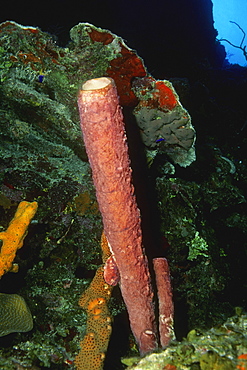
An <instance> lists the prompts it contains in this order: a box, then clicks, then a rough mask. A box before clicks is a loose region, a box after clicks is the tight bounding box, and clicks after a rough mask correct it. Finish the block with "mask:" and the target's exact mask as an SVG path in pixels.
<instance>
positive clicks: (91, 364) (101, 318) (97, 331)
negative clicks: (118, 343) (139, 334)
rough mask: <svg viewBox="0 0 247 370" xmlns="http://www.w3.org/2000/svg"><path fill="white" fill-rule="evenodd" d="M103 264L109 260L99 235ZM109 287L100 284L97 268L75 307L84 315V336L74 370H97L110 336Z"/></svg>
mask: <svg viewBox="0 0 247 370" xmlns="http://www.w3.org/2000/svg"><path fill="white" fill-rule="evenodd" d="M101 248H102V253H103V262H105V261H106V259H107V258H108V257H109V256H110V251H109V247H108V242H107V239H106V237H105V235H104V233H102V237H101ZM112 289H113V287H112V286H110V285H109V284H107V283H106V282H105V280H104V265H101V266H100V267H99V268H98V270H97V271H96V274H95V276H94V278H93V280H92V282H91V284H90V286H89V287H88V288H87V289H86V290H85V292H84V293H83V294H82V296H81V297H80V299H79V305H80V306H81V307H82V308H83V309H84V310H85V311H86V312H87V329H86V334H85V336H84V338H83V340H82V341H81V343H80V345H81V350H80V352H79V354H78V355H77V356H76V358H75V365H76V368H77V370H101V369H103V363H104V359H105V353H106V351H107V347H108V343H109V339H110V336H111V331H112V329H111V321H112V319H111V316H110V312H109V310H108V306H107V305H108V302H109V300H110V297H111V292H112Z"/></svg>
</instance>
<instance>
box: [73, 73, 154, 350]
mask: <svg viewBox="0 0 247 370" xmlns="http://www.w3.org/2000/svg"><path fill="white" fill-rule="evenodd" d="M78 106H79V112H80V121H81V129H82V133H83V139H84V143H85V146H86V151H87V154H88V158H89V162H90V165H91V168H92V175H93V181H94V185H95V188H96V195H97V200H98V203H99V208H100V212H101V215H102V219H103V224H104V231H105V234H106V237H107V240H108V242H109V245H110V248H111V251H112V254H113V256H114V260H115V262H116V265H117V268H118V270H119V277H120V288H121V292H122V296H123V299H124V302H125V304H126V307H127V310H128V314H129V320H130V326H131V329H132V332H133V334H134V336H135V339H136V341H137V344H138V346H139V350H140V353H141V354H145V353H147V352H150V351H152V350H154V349H155V348H157V329H156V324H155V314H154V303H153V289H152V286H151V279H150V273H149V269H148V263H147V258H146V255H145V252H144V249H143V245H142V230H141V220H140V212H139V209H138V207H137V203H136V197H135V195H134V187H133V184H132V170H131V167H130V160H129V155H128V146H127V138H126V134H125V127H124V121H123V114H122V109H121V107H120V105H119V100H118V95H117V89H116V86H115V83H114V81H113V80H112V79H111V78H108V77H102V78H96V79H92V80H89V81H87V82H85V83H84V84H83V86H82V89H81V90H80V92H79V98H78Z"/></svg>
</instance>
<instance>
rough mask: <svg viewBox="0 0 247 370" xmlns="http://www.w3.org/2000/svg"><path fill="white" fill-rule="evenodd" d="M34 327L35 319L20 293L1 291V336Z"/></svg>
mask: <svg viewBox="0 0 247 370" xmlns="http://www.w3.org/2000/svg"><path fill="white" fill-rule="evenodd" d="M32 328H33V319H32V315H31V312H30V310H29V308H28V307H27V304H26V302H25V300H24V299H23V298H22V297H21V296H19V295H18V294H5V293H0V336H1V337H3V336H4V335H7V334H10V333H14V332H26V331H29V330H32Z"/></svg>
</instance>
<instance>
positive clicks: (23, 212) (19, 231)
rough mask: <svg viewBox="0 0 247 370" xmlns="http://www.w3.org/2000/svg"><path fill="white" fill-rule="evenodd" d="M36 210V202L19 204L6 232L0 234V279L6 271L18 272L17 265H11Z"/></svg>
mask: <svg viewBox="0 0 247 370" xmlns="http://www.w3.org/2000/svg"><path fill="white" fill-rule="evenodd" d="M37 208H38V203H37V202H26V201H23V202H20V204H19V206H18V208H17V210H16V213H15V215H14V218H13V219H12V221H11V222H10V224H9V227H8V228H7V230H6V231H3V232H1V233H0V240H2V247H1V251H0V278H1V276H3V275H4V274H5V273H6V272H8V271H12V272H17V271H18V265H17V264H13V261H14V258H15V255H16V251H17V250H18V249H20V248H21V247H22V245H23V241H24V238H25V236H26V234H27V229H28V226H29V224H30V222H31V220H32V218H33V217H34V215H35V213H36V211H37Z"/></svg>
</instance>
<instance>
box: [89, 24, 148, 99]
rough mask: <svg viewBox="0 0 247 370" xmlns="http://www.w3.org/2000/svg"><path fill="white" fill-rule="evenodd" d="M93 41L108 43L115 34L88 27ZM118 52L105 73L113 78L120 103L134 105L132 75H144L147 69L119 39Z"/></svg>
mask: <svg viewBox="0 0 247 370" xmlns="http://www.w3.org/2000/svg"><path fill="white" fill-rule="evenodd" d="M88 34H89V36H90V38H91V40H92V41H93V42H101V43H102V44H104V45H109V44H110V43H111V42H112V41H113V40H114V39H115V36H114V35H113V34H112V33H111V32H109V31H105V30H100V29H95V28H90V31H89V32H88ZM118 43H119V53H118V54H120V55H118V54H116V58H114V59H112V60H111V61H110V62H109V64H110V65H109V67H108V69H107V71H106V75H107V76H109V77H111V78H113V79H114V81H115V84H116V86H117V90H118V94H119V99H120V104H121V105H123V106H135V105H136V104H137V103H138V99H137V97H136V96H135V94H134V92H133V91H132V86H131V83H132V80H133V78H134V77H144V76H146V75H147V71H146V69H145V67H144V64H143V62H142V60H141V58H140V57H138V56H137V55H136V53H135V52H134V51H133V50H131V49H129V48H128V47H127V46H126V45H125V44H124V43H123V42H122V41H121V40H120V39H119V40H118Z"/></svg>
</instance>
